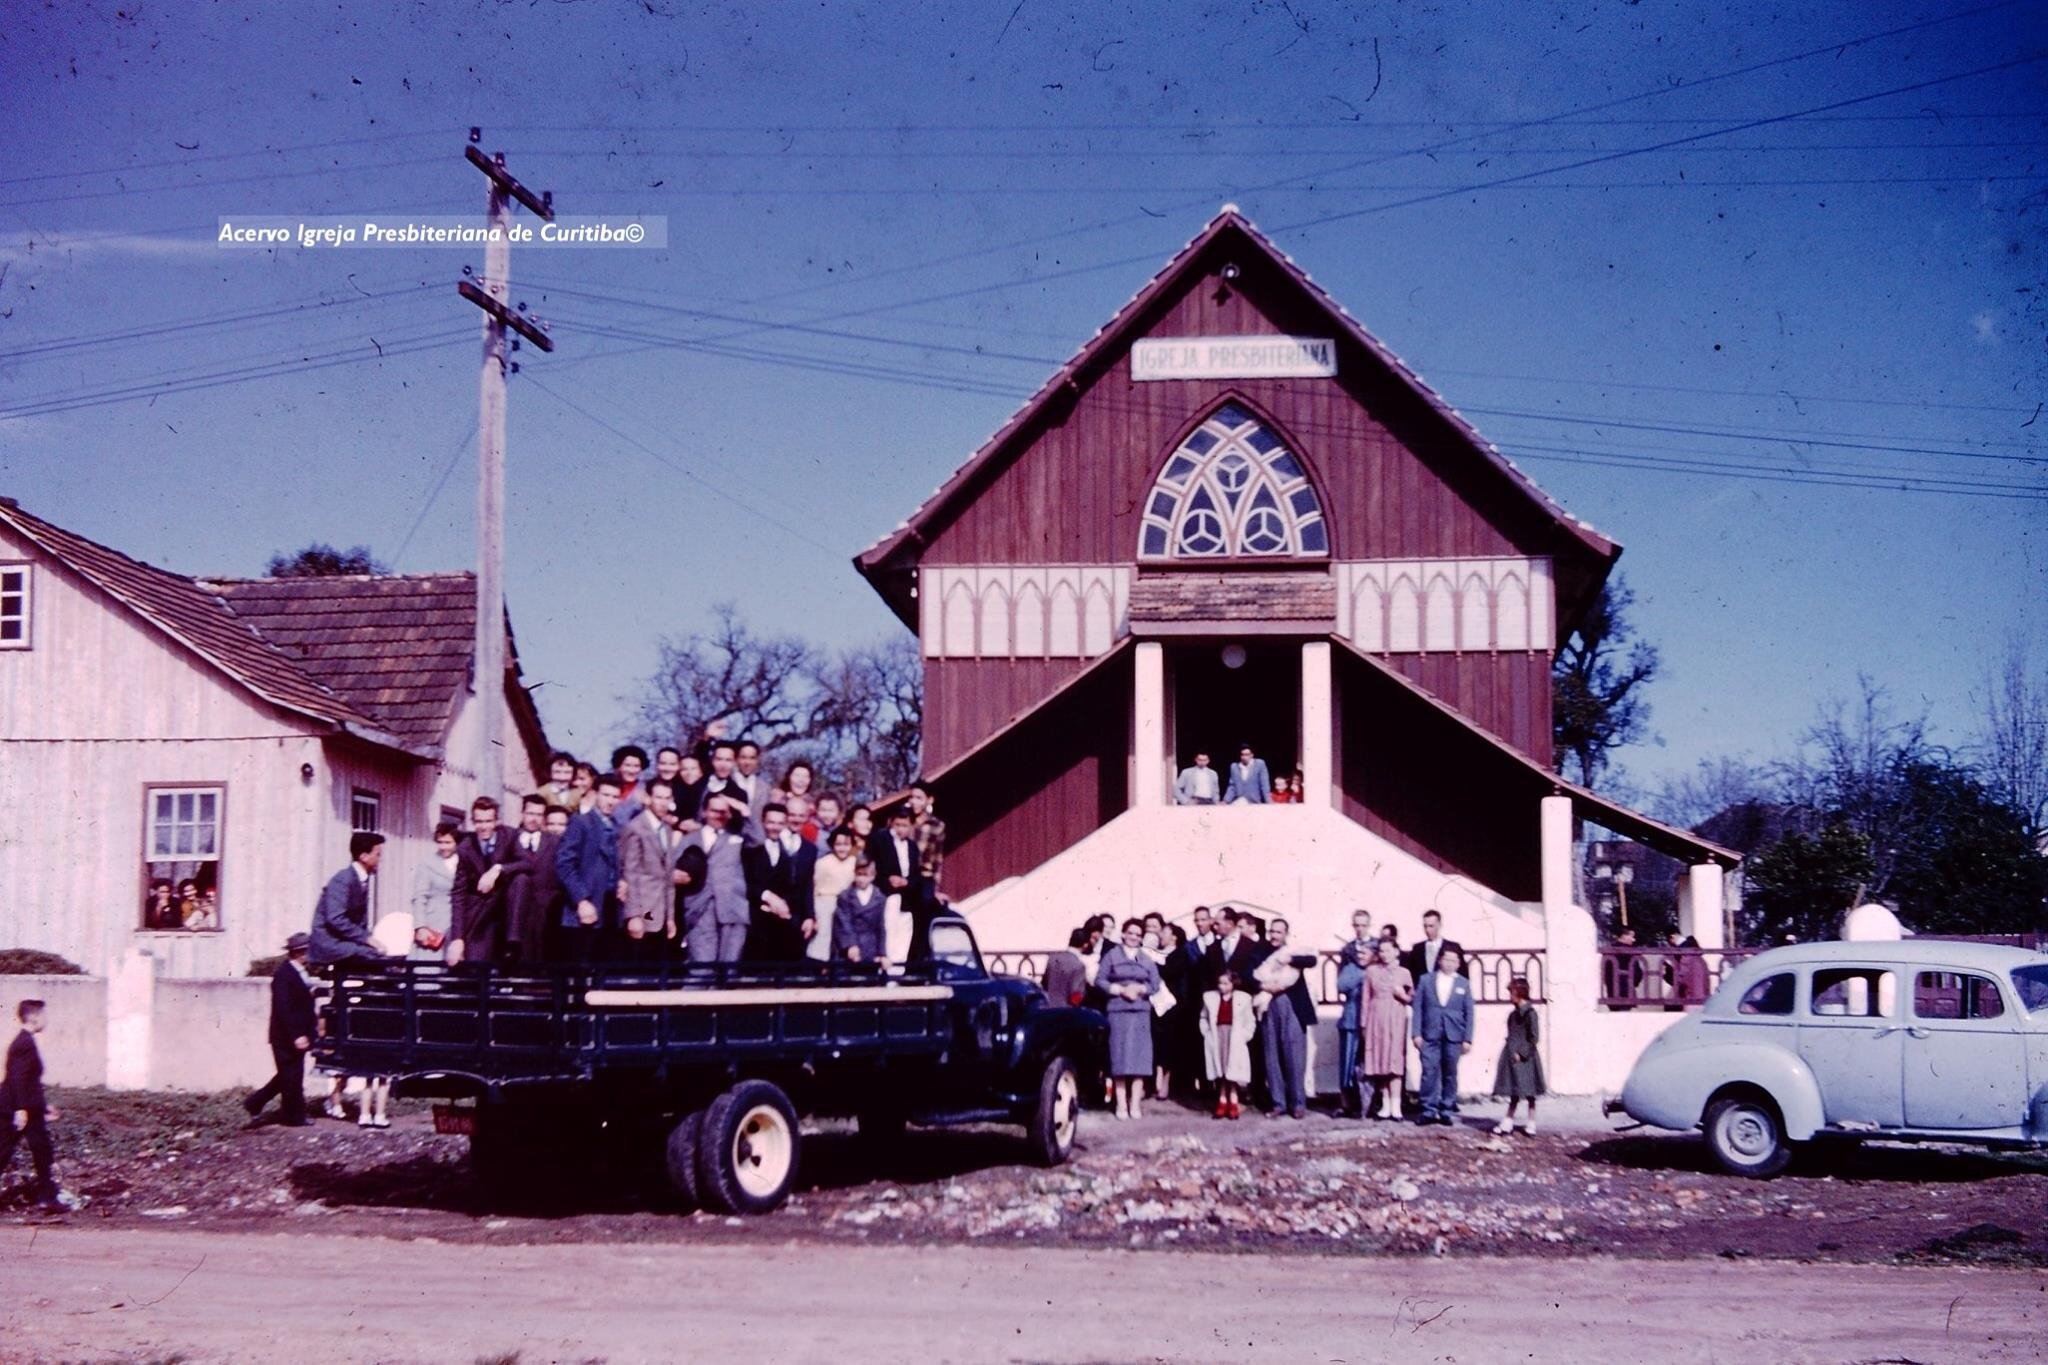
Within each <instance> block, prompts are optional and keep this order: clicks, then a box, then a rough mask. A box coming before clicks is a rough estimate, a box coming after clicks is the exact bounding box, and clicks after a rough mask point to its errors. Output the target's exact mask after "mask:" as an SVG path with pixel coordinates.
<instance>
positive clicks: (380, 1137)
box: [0, 1091, 2048, 1267]
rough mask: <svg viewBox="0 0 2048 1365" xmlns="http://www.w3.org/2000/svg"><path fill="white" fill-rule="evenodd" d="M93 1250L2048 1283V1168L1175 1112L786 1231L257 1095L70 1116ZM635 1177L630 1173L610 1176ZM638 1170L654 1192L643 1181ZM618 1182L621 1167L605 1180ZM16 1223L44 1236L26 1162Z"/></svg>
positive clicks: (629, 1185) (1660, 1137)
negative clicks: (381, 1251) (95, 1231)
mask: <svg viewBox="0 0 2048 1365" xmlns="http://www.w3.org/2000/svg"><path fill="white" fill-rule="evenodd" d="M53 1098H54V1100H55V1102H56V1103H57V1104H58V1105H59V1106H60V1107H61V1108H63V1109H64V1110H65V1111H66V1112H65V1118H64V1119H63V1121H62V1122H61V1123H60V1124H58V1125H56V1126H55V1127H54V1129H53V1131H54V1132H55V1133H56V1136H57V1142H58V1157H59V1172H60V1176H61V1178H62V1180H63V1182H64V1184H65V1186H66V1188H67V1189H69V1190H70V1191H72V1192H74V1193H75V1194H76V1195H78V1196H79V1197H80V1200H81V1207H79V1208H78V1209H77V1210H75V1211H73V1212H71V1213H69V1214H66V1215H61V1216H57V1217H56V1218H55V1219H54V1220H53V1221H55V1222H58V1223H63V1224H68V1225H71V1226H74V1227H84V1226H114V1227H126V1228H140V1227H149V1226H155V1227H181V1228H202V1229H208V1230H214V1231H314V1230H318V1231H320V1232H322V1233H326V1234H369V1235H381V1236H393V1237H400V1238H410V1239H416V1240H423V1241H439V1242H463V1243H490V1244H499V1243H507V1244H516V1243H559V1242H588V1241H606V1242H618V1241H624V1242H650V1243H652V1242H668V1241H689V1242H701V1241H707V1240H709V1241H719V1240H727V1241H739V1242H759V1241H775V1242H784V1241H790V1240H795V1241H799V1242H806V1241H808V1242H843V1243H877V1242H883V1243H910V1244H917V1243H948V1242H957V1241H964V1240H977V1241H979V1240H986V1239H1000V1240H1001V1241H1003V1242H1005V1243H1010V1244H1021V1245H1024V1246H1027V1247H1051V1246H1082V1247H1087V1246H1094V1247H1154V1248H1160V1247H1182V1248H1198V1249H1203V1250H1216V1251H1233V1250H1256V1251H1281V1252H1317V1253H1339V1254H1343V1253H1353V1254H1357V1253H1364V1254H1383V1253H1394V1254H1420V1255H1431V1254H1435V1255H1452V1256H1463V1255H1485V1256H1560V1255H1575V1256H1582V1255H1586V1254H1588V1253H1595V1252H1597V1253H1604V1254H1616V1255H1625V1256H1646V1257H1722V1258H1728V1259H1731V1260H1740V1259H1744V1258H1750V1257H1757V1258H1797V1259H1802V1260H1821V1261H1829V1260H1832V1261H1863V1262H1874V1261H1890V1262H1898V1263H1902V1264H1929V1265H1946V1264H1958V1263H1970V1264H1982V1265H2009V1266H2036V1267H2040V1266H2048V1156H2044V1155H2042V1154H2038V1153H2036V1154H1989V1153H1982V1152H1975V1151H1967V1150H1951V1149H1934V1148H1915V1147H1904V1146H1868V1147H1863V1148H1842V1149H1833V1150H1817V1151H1814V1152H1812V1153H1809V1154H1807V1155H1806V1156H1804V1157H1803V1158H1802V1160H1801V1161H1800V1162H1799V1163H1797V1164H1796V1165H1795V1166H1794V1169H1793V1172H1792V1173H1791V1174H1788V1175H1787V1176H1785V1177H1783V1178H1781V1179H1778V1180H1775V1181H1770V1182H1753V1181H1745V1180H1737V1179H1733V1178H1730V1177H1727V1176H1724V1175H1721V1174H1719V1173H1718V1172H1716V1171H1715V1170H1714V1169H1713V1168H1712V1167H1711V1165H1710V1163H1709V1160H1708V1158H1707V1155H1706V1152H1705V1150H1704V1148H1703V1147H1702V1145H1701V1144H1700V1142H1699V1141H1698V1140H1697V1138H1690V1137H1685V1136H1681V1135H1672V1134H1654V1133H1647V1132H1637V1133H1629V1134H1616V1133H1615V1132H1613V1131H1612V1129H1611V1127H1607V1126H1603V1125H1602V1124H1601V1121H1600V1120H1599V1119H1598V1117H1597V1114H1596V1113H1595V1112H1594V1111H1593V1110H1591V1109H1590V1107H1589V1106H1586V1105H1583V1104H1581V1105H1573V1104H1571V1103H1570V1102H1564V1103H1562V1104H1559V1105H1553V1106H1551V1109H1552V1112H1550V1113H1547V1114H1546V1115H1545V1121H1546V1127H1545V1130H1544V1131H1543V1132H1542V1133H1540V1134H1539V1135H1537V1136H1535V1137H1527V1136H1521V1135H1516V1136H1513V1137H1508V1138H1501V1137H1495V1136H1493V1134H1492V1133H1491V1131H1490V1128H1491V1121H1492V1117H1493V1114H1494V1112H1495V1111H1494V1110H1493V1108H1491V1107H1488V1108H1487V1109H1486V1110H1485V1111H1484V1113H1483V1115H1475V1116H1472V1117H1470V1118H1468V1120H1467V1124H1466V1126H1462V1127H1458V1128H1453V1129H1441V1128H1438V1129H1418V1128H1414V1127H1411V1126H1408V1125H1401V1124H1391V1123H1369V1122H1368V1123H1360V1122H1352V1121H1340V1120H1337V1119H1334V1118H1330V1117H1327V1116H1324V1115H1319V1114H1312V1115H1311V1116H1310V1117H1309V1118H1308V1119H1306V1120H1303V1121H1299V1122H1297V1121H1293V1120H1287V1119H1267V1118H1263V1117H1253V1116H1247V1117H1246V1118H1245V1119H1244V1120H1243V1121H1242V1122H1237V1123H1230V1122H1217V1121H1215V1120H1212V1119H1210V1118H1209V1117H1207V1116H1206V1115H1204V1114H1198V1113H1194V1112H1192V1111H1189V1110H1186V1109H1182V1108H1180V1107H1178V1106H1173V1105H1156V1104H1155V1105H1152V1106H1149V1107H1148V1109H1147V1112H1146V1117H1145V1118H1144V1119H1143V1120H1142V1121H1139V1122H1135V1123H1119V1122H1115V1121H1113V1120H1111V1119H1109V1118H1107V1117H1106V1116H1103V1115H1099V1114H1093V1113H1091V1114H1089V1115H1088V1116H1087V1117H1086V1120H1085V1121H1084V1124H1083V1129H1082V1140H1081V1144H1080V1149H1079V1151H1078V1152H1077V1153H1076V1156H1075V1159H1074V1160H1073V1161H1072V1162H1071V1163H1070V1164H1068V1165H1066V1166H1064V1167H1060V1168H1058V1169H1055V1170H1039V1169H1035V1168H1033V1167H1030V1166H1027V1165H1024V1164H1023V1163H1022V1152H1021V1148H1020V1144H1019V1141H1018V1138H1017V1136H1016V1134H1015V1133H1014V1132H1013V1131H1010V1130H1004V1129H996V1128H986V1129H966V1130H954V1131H944V1132H919V1131H913V1132H912V1133H910V1134H909V1135H908V1136H907V1137H906V1138H905V1139H904V1141H903V1143H902V1145H901V1147H900V1148H899V1149H897V1150H895V1151H893V1152H890V1153H888V1154H886V1155H885V1156H883V1157H881V1158H879V1159H877V1158H872V1157H870V1156H868V1155H867V1154H866V1153H865V1152H864V1151H863V1149H862V1148H861V1147H860V1145H859V1144H858V1143H857V1142H855V1141H854V1139H853V1137H852V1136H851V1134H850V1133H848V1132H846V1131H845V1130H844V1129H843V1128H839V1127H836V1126H827V1127H826V1128H825V1129H824V1130H822V1131H819V1132H817V1133H814V1134H812V1136H811V1137H810V1138H809V1139H808V1140H807V1141H806V1144H805V1148H804V1166H803V1169H802V1171H801V1172H800V1174H799V1179H798V1187H799V1188H798V1193H797V1194H796V1195H795V1197H794V1198H793V1199H792V1200H791V1201H790V1204H789V1206H788V1207H787V1208H786V1209H785V1210H783V1211H782V1212H780V1213H778V1214H775V1215H773V1216H770V1217H767V1218H759V1219H746V1220H742V1219H731V1218H724V1217H721V1216H717V1215H710V1214H703V1213H697V1214H689V1213H684V1212H682V1211H680V1210H678V1209H677V1208H676V1207H675V1206H674V1202H673V1200H672V1199H671V1198H670V1197H669V1196H668V1195H667V1194H666V1193H665V1191H663V1190H662V1189H661V1187H660V1185H659V1182H658V1181H655V1180H652V1179H649V1178H647V1177H648V1173H647V1172H645V1171H644V1170H641V1169H638V1168H637V1164H636V1163H629V1162H625V1161H622V1160H620V1159H619V1158H618V1157H617V1155H616V1154H610V1155H607V1154H604V1153H595V1154H593V1159H592V1162H591V1163H590V1164H591V1166H592V1168H593V1169H591V1170H587V1171H584V1172H580V1173H578V1172H561V1173H558V1174H557V1175H556V1176H554V1177H548V1176H546V1175H545V1174H543V1175H542V1176H541V1177H540V1178H537V1179H536V1180H535V1181H534V1182H533V1185H532V1187H531V1189H529V1190H526V1191H524V1192H522V1193H520V1194H515V1195H507V1194H504V1193H500V1192H496V1191H493V1190H491V1189H489V1188H487V1187H486V1186H484V1185H483V1184H482V1183H481V1182H479V1181H478V1180H477V1179H475V1178H474V1177H473V1176H472V1174H471V1172H470V1170H469V1168H468V1163H467V1160H466V1155H465V1153H466V1143H465V1141H464V1140H463V1139H460V1138H448V1137H440V1136H437V1135H436V1134H435V1133H434V1132H433V1131H432V1127H431V1123H430V1121H429V1119H428V1117H427V1115H426V1114H425V1113H424V1112H423V1111H421V1110H413V1111H411V1112H406V1111H405V1110H404V1109H403V1108H401V1110H400V1111H399V1116H398V1118H397V1120H396V1122H395V1125H394V1126H393V1127H392V1128H391V1129H389V1130H386V1131H382V1132H368V1131H362V1130H359V1129H357V1128H355V1127H354V1126H353V1125H345V1124H341V1123H336V1122H334V1121H332V1120H324V1119H323V1120H320V1121H318V1122H317V1123H316V1124H315V1125H314V1126H312V1127H309V1128H304V1129H285V1128H279V1127H274V1126H272V1127H258V1128H246V1127H245V1126H244V1122H243V1115H242V1113H241V1111H240V1109H239V1108H238V1107H237V1106H236V1104H235V1102H234V1099H233V1097H231V1096H162V1095H142V1096H137V1095H118V1096H115V1095H108V1094H106V1093H104V1092H90V1091H87V1092H73V1093H69V1094H57V1095H55V1096H53ZM607 1166H608V1168H606V1167H607ZM629 1167H632V1168H631V1169H629ZM600 1168H605V1169H600ZM12 1174H13V1177H14V1178H13V1180H12V1181H11V1182H10V1183H9V1185H8V1187H7V1188H6V1189H5V1190H0V1220H5V1221H9V1222H16V1223H40V1222H43V1221H45V1216H44V1215H40V1214H36V1213H34V1212H32V1211H30V1210H28V1209H27V1208H26V1207H25V1204H24V1201H23V1199H22V1195H23V1193H24V1190H23V1177H24V1176H25V1172H24V1171H23V1170H22V1169H21V1167H20V1163H19V1161H18V1162H17V1166H16V1170H15V1171H14V1172H13V1173H12Z"/></svg>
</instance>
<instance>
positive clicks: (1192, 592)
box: [1130, 568, 1337, 634]
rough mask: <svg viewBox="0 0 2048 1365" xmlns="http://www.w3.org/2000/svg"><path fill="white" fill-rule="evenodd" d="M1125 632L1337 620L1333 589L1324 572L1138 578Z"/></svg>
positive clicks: (1331, 623)
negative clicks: (1152, 627) (1128, 629)
mask: <svg viewBox="0 0 2048 1365" xmlns="http://www.w3.org/2000/svg"><path fill="white" fill-rule="evenodd" d="M1130 613H1131V628H1132V630H1133V631H1134V632H1135V633H1139V634H1143V633H1144V627H1145V626H1146V625H1160V626H1175V625H1196V624H1202V623H1208V622H1221V621H1232V622H1246V623H1257V624H1275V625H1277V624H1282V623H1285V624H1288V625H1294V624H1299V623H1302V622H1308V623H1313V624H1315V625H1318V626H1320V627H1321V628H1322V629H1324V630H1328V629H1330V628H1332V627H1333V626H1334V625H1335V624H1336V620H1337V584H1336V580H1334V579H1332V578H1331V577H1330V571H1329V569H1327V568H1321V569H1309V570H1302V571H1288V572H1279V573H1171V574H1166V573H1161V574H1140V575H1138V578H1137V581H1135V582H1134V583H1132V584H1131V605H1130Z"/></svg>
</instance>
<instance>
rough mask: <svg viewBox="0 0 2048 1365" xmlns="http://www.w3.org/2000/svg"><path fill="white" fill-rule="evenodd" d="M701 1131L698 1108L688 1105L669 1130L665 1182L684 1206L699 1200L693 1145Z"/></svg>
mask: <svg viewBox="0 0 2048 1365" xmlns="http://www.w3.org/2000/svg"><path fill="white" fill-rule="evenodd" d="M703 1133H704V1111H703V1110H702V1109H692V1110H691V1111H690V1112H689V1113H687V1114H685V1115H683V1116H682V1118H680V1119H678V1120H677V1121H676V1126H675V1127H674V1128H672V1129H670V1130H669V1135H668V1143H667V1152H666V1156H667V1165H668V1183H669V1184H671V1185H673V1186H675V1190H676V1193H677V1194H680V1195H681V1196H682V1197H683V1204H684V1206H685V1207H686V1208H696V1207H697V1206H698V1204H699V1203H701V1202H702V1201H701V1200H699V1199H698V1197H697V1149H698V1147H699V1146H700V1145H701V1144H702V1140H703Z"/></svg>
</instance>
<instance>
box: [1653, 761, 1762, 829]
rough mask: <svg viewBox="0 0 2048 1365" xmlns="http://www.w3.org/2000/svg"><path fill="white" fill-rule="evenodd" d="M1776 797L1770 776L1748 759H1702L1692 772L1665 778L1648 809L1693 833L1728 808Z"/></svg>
mask: <svg viewBox="0 0 2048 1365" xmlns="http://www.w3.org/2000/svg"><path fill="white" fill-rule="evenodd" d="M1775 794H1776V793H1775V791H1774V790H1773V787H1772V783H1771V780H1770V775H1769V774H1768V773H1767V772H1766V771H1765V770H1764V769H1762V768H1760V767H1759V766H1757V765H1756V764H1754V763H1752V762H1750V761H1749V759H1748V758H1747V757H1745V756H1742V755H1736V756H1734V757H1725V758H1703V759H1701V760H1700V761H1699V764H1698V766H1696V767H1695V768H1694V769H1693V770H1692V771H1691V772H1689V773H1684V774H1682V775H1680V776H1678V777H1672V778H1666V779H1665V781H1664V785H1663V786H1662V787H1660V788H1658V789H1657V791H1656V792H1655V794H1654V795H1653V796H1652V797H1651V799H1650V807H1651V809H1652V810H1654V811H1655V812H1656V813H1657V815H1658V817H1659V818H1660V819H1663V820H1665V821H1668V822H1669V823H1671V824H1674V825H1677V826H1679V827H1680V828H1681V829H1694V828H1697V827H1698V826H1699V825H1701V824H1702V823H1704V822H1705V821H1707V820H1711V819H1712V818H1713V817H1714V816H1716V815H1719V814H1720V813H1721V812H1722V811H1725V810H1727V809H1728V808H1729V807H1731V806H1739V805H1742V804H1743V803H1745V802H1751V801H1767V800H1770V799H1772V798H1773V797H1774V796H1775Z"/></svg>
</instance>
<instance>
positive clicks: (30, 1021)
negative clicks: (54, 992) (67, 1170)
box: [0, 1000, 64, 1213]
mask: <svg viewBox="0 0 2048 1365" xmlns="http://www.w3.org/2000/svg"><path fill="white" fill-rule="evenodd" d="M43 1013H44V1012H43V1002H42V1001H40V1000H24V1001H22V1002H21V1003H20V1004H19V1005H16V1006H15V1007H14V1017H15V1018H16V1019H19V1020H20V1021H21V1032H20V1033H17V1034H15V1035H14V1041H13V1042H12V1043H10V1044H8V1047H7V1071H6V1074H5V1077H4V1078H0V1174H5V1173H6V1171H7V1168H8V1167H9V1166H11V1165H12V1164H14V1148H15V1146H16V1144H17V1143H20V1142H22V1141H24V1140H25V1141H26V1142H27V1143H28V1155H29V1159H30V1160H31V1161H33V1162H34V1163H35V1172H36V1183H35V1194H34V1198H35V1200H36V1202H37V1203H38V1204H40V1205H41V1206H42V1207H43V1208H45V1209H48V1210H49V1211H50V1212H52V1213H61V1212H62V1211H63V1209H64V1205H63V1204H61V1203H59V1202H58V1200H57V1182H56V1181H55V1180H53V1179H51V1177H50V1162H51V1152H50V1130H49V1128H48V1127H47V1126H46V1125H47V1124H49V1123H51V1122H54V1121H55V1120H56V1118H57V1111H56V1110H55V1109H52V1108H51V1107H50V1104H49V1102H48V1100H46V1099H45V1098H44V1096H43V1054H42V1053H41V1052H40V1051H39V1050H37V1048H36V1035H37V1034H38V1033H41V1032H42V1031H43Z"/></svg>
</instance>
